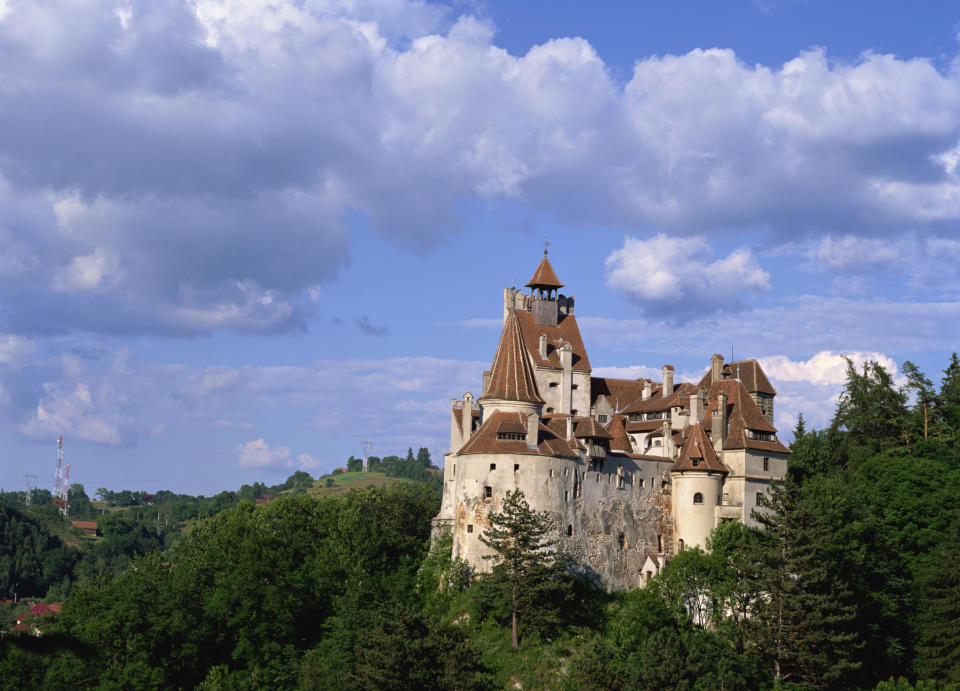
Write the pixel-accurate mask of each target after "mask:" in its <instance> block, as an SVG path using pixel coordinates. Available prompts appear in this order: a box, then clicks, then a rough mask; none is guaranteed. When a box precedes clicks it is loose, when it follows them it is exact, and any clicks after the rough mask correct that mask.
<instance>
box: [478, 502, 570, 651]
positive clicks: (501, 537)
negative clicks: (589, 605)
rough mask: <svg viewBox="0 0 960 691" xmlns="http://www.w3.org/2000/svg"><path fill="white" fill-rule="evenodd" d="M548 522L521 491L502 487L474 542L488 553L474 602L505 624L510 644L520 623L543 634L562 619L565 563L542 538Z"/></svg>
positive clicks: (565, 599)
mask: <svg viewBox="0 0 960 691" xmlns="http://www.w3.org/2000/svg"><path fill="white" fill-rule="evenodd" d="M552 528H553V525H552V523H551V521H550V519H549V518H548V516H547V514H546V513H542V512H540V513H538V512H535V511H533V510H531V509H530V505H529V504H527V500H526V498H525V497H524V496H523V492H521V491H520V490H514V491H512V492H507V494H506V496H505V497H504V501H503V506H502V508H501V510H500V511H499V512H498V513H495V514H492V515H491V516H490V527H489V528H487V529H486V530H484V531H483V533H481V534H480V541H481V542H482V543H483V544H485V545H487V546H488V547H489V548H490V549H491V550H493V553H492V554H490V555H487V556H486V557H485V558H486V559H490V560H491V561H492V562H493V566H492V568H491V570H490V572H489V573H487V574H482V575H481V576H480V577H479V578H478V579H477V587H478V589H479V594H480V598H479V602H480V603H481V606H482V611H483V612H484V613H485V614H492V615H493V616H494V617H496V618H497V619H500V620H507V621H509V622H510V624H511V631H512V641H513V647H514V648H517V647H518V646H519V639H520V633H519V632H520V627H521V626H523V628H524V629H525V631H531V632H534V631H536V632H538V633H543V634H547V633H549V632H550V630H551V629H552V628H553V627H555V626H557V625H558V624H559V623H560V622H561V621H562V616H561V612H562V611H563V609H564V606H565V605H566V604H567V603H568V601H569V600H570V599H571V598H572V595H573V584H572V579H571V577H570V576H569V575H568V574H567V566H568V565H569V562H568V561H567V560H566V559H564V558H563V557H562V556H558V555H557V554H556V552H555V549H554V548H555V545H554V542H553V540H551V539H550V538H548V537H547V534H548V533H549V532H550V531H551V530H552Z"/></svg>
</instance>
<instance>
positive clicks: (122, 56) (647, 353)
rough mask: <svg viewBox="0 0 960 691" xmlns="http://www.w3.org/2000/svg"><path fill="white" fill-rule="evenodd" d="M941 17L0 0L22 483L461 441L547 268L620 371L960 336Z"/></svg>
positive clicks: (953, 171)
mask: <svg viewBox="0 0 960 691" xmlns="http://www.w3.org/2000/svg"><path fill="white" fill-rule="evenodd" d="M958 22H960V11H958V10H957V9H955V7H954V5H953V4H952V3H945V2H943V3H914V4H911V5H910V6H909V7H907V6H906V5H904V4H903V3H897V2H876V3H871V4H870V8H869V11H864V5H862V4H861V3H853V2H813V1H810V2H799V1H797V2H776V1H773V0H769V1H757V2H729V3H715V2H672V3H666V2H664V3H646V2H645V3H622V2H607V3H589V4H587V3H580V2H557V1H554V2H528V3H516V2H502V3H498V2H492V3H478V2H456V3H454V4H441V3H422V2H409V1H408V0H384V1H382V2H364V1H362V0H354V1H347V0H339V1H335V0H331V1H329V2H321V1H317V2H292V1H288V0H270V1H267V0H247V1H245V2H232V1H229V0H191V1H189V2H186V1H180V0H171V1H170V2H165V3H148V2H128V1H121V2H115V3H110V2H85V1H83V0H73V1H60V0H51V1H50V2H46V3H42V4H40V3H34V2H21V1H19V0H0V486H2V487H4V488H6V489H14V488H21V487H22V485H23V475H24V473H37V474H38V475H39V476H40V484H41V485H43V486H45V485H47V484H50V483H52V480H53V474H54V468H55V459H56V455H55V454H56V447H55V444H56V437H57V435H58V434H63V435H64V436H65V453H66V457H67V459H68V460H69V461H70V462H71V476H72V477H71V479H72V480H73V481H75V482H81V483H83V484H84V486H85V487H86V488H87V489H88V490H90V491H92V490H94V489H95V488H97V487H101V486H105V487H109V488H112V489H119V488H132V489H143V490H147V491H152V490H156V489H161V488H170V489H176V490H180V491H188V492H200V493H212V492H216V491H219V490H220V489H227V488H236V487H238V486H239V485H240V484H243V483H246V482H252V481H254V480H261V481H265V482H268V483H273V482H276V481H279V480H282V479H284V478H285V477H286V476H287V475H289V474H290V473H292V472H293V471H294V470H295V469H297V468H304V469H306V470H308V471H310V472H311V473H313V474H314V475H318V474H321V473H323V472H326V471H329V470H330V469H332V468H334V467H336V466H338V465H342V464H343V462H344V460H345V459H346V457H347V456H349V455H351V454H359V452H360V449H361V445H360V441H361V440H362V439H369V440H371V441H372V442H373V444H374V446H373V451H374V453H377V454H379V455H383V454H389V453H401V454H402V453H404V452H405V451H406V448H407V447H408V446H412V447H414V449H416V448H417V447H419V446H421V445H426V446H428V447H429V448H430V450H431V452H432V453H433V454H434V457H435V458H437V459H438V460H439V459H440V458H441V457H442V453H443V451H444V450H445V446H446V440H447V436H448V429H449V418H448V412H447V411H448V409H449V402H450V398H452V397H459V396H461V395H462V394H463V393H464V391H466V390H468V389H470V390H473V391H474V392H475V393H476V391H477V389H478V387H479V377H480V373H481V371H482V370H483V369H484V367H486V366H488V363H489V361H490V359H491V358H492V355H493V350H494V348H495V346H496V342H497V338H498V319H499V317H500V315H501V309H502V290H503V288H504V287H507V286H510V285H522V284H523V283H525V282H526V281H527V279H528V278H529V277H530V275H531V274H532V272H533V270H534V268H535V267H536V264H537V262H538V260H539V257H540V256H541V254H542V250H543V243H544V239H545V238H546V237H549V240H550V257H551V261H552V263H553V265H554V268H555V269H556V271H557V273H558V275H559V276H560V278H561V280H563V281H564V282H565V283H566V284H567V288H566V289H565V291H566V292H567V293H568V294H572V295H575V296H576V298H577V308H576V311H577V315H578V319H579V320H580V322H581V329H582V332H583V336H584V340H585V342H586V346H587V348H588V350H589V353H590V359H591V362H592V364H593V366H594V367H595V368H596V369H597V372H598V373H603V374H608V375H618V376H631V377H636V376H658V375H655V373H656V372H658V371H659V368H660V366H661V365H662V364H665V363H671V364H674V365H675V366H676V367H677V369H678V371H679V372H680V374H681V376H683V375H685V376H687V377H695V376H698V375H699V374H700V373H701V372H702V371H703V369H704V368H705V367H706V365H707V363H708V361H709V357H710V355H711V354H712V353H714V352H721V353H724V354H728V353H729V352H730V351H731V349H732V350H733V352H734V355H735V356H736V357H738V358H740V357H757V358H760V359H761V361H762V362H763V363H764V366H765V367H766V369H767V371H768V373H769V374H770V375H771V376H772V379H773V380H774V385H775V386H776V387H777V389H778V391H779V392H780V395H779V396H778V399H777V401H778V403H777V405H778V407H777V424H778V426H779V427H780V428H781V430H784V431H787V430H789V429H790V428H791V427H792V425H793V422H794V421H795V419H796V415H797V413H798V412H800V411H803V413H804V415H805V416H806V417H807V418H808V419H809V420H811V421H812V422H813V423H814V424H815V425H816V426H823V425H824V424H826V423H827V421H828V420H829V417H830V414H831V411H832V405H833V400H834V399H835V397H836V395H837V393H838V391H839V388H840V385H841V384H842V379H843V377H842V374H843V368H842V362H843V361H842V359H841V355H842V354H848V355H850V356H852V357H854V358H857V359H861V360H862V359H864V358H879V359H880V360H881V361H882V362H883V363H884V364H885V365H887V366H888V367H891V368H898V367H899V366H900V365H901V364H902V362H903V361H904V360H905V359H910V360H913V361H914V362H916V363H917V364H918V365H920V367H921V368H922V369H924V370H926V372H927V373H928V374H929V375H931V376H932V377H933V378H934V379H937V378H938V376H939V370H941V369H942V368H943V367H944V366H945V365H946V361H947V358H948V356H949V354H950V352H951V351H953V350H956V349H958V340H960V339H958V331H960V330H958V328H957V323H958V317H960V271H958V266H960V234H958V232H957V227H958V226H957V224H958V220H960V171H958V164H960V42H958V30H960V27H958Z"/></svg>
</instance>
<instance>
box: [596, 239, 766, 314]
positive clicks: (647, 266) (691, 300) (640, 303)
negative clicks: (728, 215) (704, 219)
mask: <svg viewBox="0 0 960 691" xmlns="http://www.w3.org/2000/svg"><path fill="white" fill-rule="evenodd" d="M605 266H606V274H607V285H608V286H609V287H610V288H612V289H613V290H616V291H617V292H620V293H622V294H623V295H624V296H625V297H626V298H627V299H628V300H629V301H630V302H632V303H633V304H634V305H636V306H637V307H638V308H639V309H640V310H641V311H642V312H644V313H646V314H649V315H651V316H657V317H664V318H666V319H668V320H670V321H679V320H682V319H685V318H688V317H691V316H701V315H703V314H709V313H711V312H718V311H727V312H735V311H739V310H742V309H743V308H744V307H745V299H746V298H749V297H751V296H753V295H757V294H760V293H763V292H766V291H768V290H770V274H769V273H767V272H766V271H764V270H763V269H761V268H760V266H759V264H757V261H756V259H755V258H754V256H753V254H752V253H751V252H750V250H749V249H743V248H741V249H737V250H734V251H733V252H731V253H730V254H729V255H727V256H726V257H724V258H720V259H714V258H713V249H712V248H711V247H710V245H709V243H707V241H706V239H705V238H703V237H701V236H696V237H690V238H676V237H668V236H666V235H663V234H659V235H656V236H655V237H653V238H651V239H649V240H639V239H637V238H632V237H628V238H626V239H625V240H624V244H623V247H622V248H621V249H618V250H615V251H614V252H612V253H611V254H610V255H609V256H608V257H607V259H606V262H605Z"/></svg>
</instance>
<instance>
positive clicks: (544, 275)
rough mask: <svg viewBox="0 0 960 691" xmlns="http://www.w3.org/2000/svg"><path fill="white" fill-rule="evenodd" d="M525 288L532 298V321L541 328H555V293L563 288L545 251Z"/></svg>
mask: <svg viewBox="0 0 960 691" xmlns="http://www.w3.org/2000/svg"><path fill="white" fill-rule="evenodd" d="M527 288H530V293H531V295H532V297H533V304H532V306H531V311H532V312H533V320H534V321H535V322H536V323H537V324H540V325H541V326H556V325H557V320H558V319H559V317H560V302H559V295H558V293H557V291H558V290H559V289H560V288H563V284H562V283H561V282H560V279H558V278H557V274H555V273H554V272H553V267H552V266H550V260H549V259H547V250H544V251H543V259H541V260H540V264H539V265H538V266H537V270H536V271H534V272H533V278H531V279H530V280H529V281H527Z"/></svg>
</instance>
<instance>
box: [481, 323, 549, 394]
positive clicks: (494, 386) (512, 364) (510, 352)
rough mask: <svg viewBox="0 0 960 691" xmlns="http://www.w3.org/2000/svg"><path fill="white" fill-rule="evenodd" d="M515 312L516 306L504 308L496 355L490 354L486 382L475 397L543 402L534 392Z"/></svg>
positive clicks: (530, 369)
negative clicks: (486, 384)
mask: <svg viewBox="0 0 960 691" xmlns="http://www.w3.org/2000/svg"><path fill="white" fill-rule="evenodd" d="M517 314H518V313H517V310H508V311H507V319H506V321H505V322H504V324H503V333H502V334H501V335H500V344H499V345H498V346H497V353H496V355H494V356H493V367H492V368H491V372H490V385H489V387H488V388H487V390H486V391H485V392H484V393H483V395H482V396H480V398H478V399H477V400H478V401H484V400H501V401H523V402H528V403H543V402H544V401H543V399H542V398H540V394H539V393H538V392H537V382H536V379H534V377H533V367H532V366H531V365H530V358H529V356H528V355H527V348H525V347H524V342H523V336H522V334H521V333H520V323H519V321H518V319H517ZM523 314H527V313H526V312H524V313H523Z"/></svg>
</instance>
